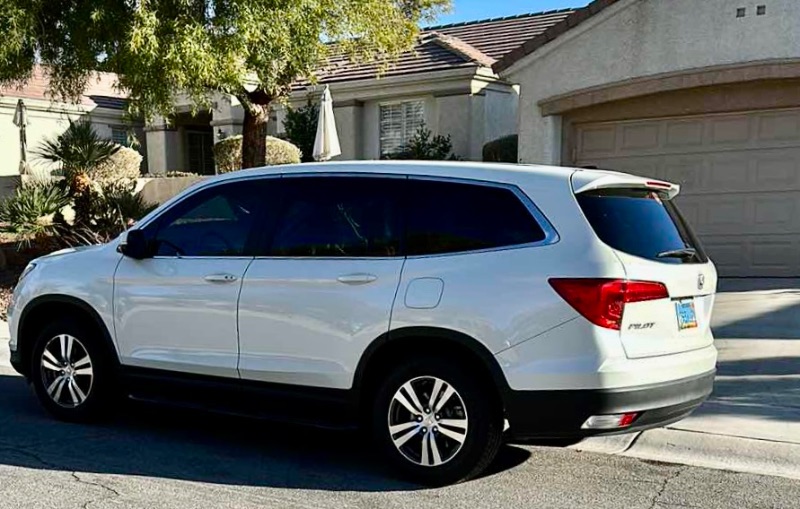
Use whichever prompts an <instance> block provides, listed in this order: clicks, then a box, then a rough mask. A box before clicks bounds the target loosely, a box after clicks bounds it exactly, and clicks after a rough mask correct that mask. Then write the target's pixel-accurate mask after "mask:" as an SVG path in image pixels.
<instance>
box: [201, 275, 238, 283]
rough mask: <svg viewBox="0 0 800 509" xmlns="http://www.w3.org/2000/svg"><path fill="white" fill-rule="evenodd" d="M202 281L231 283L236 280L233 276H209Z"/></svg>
mask: <svg viewBox="0 0 800 509" xmlns="http://www.w3.org/2000/svg"><path fill="white" fill-rule="evenodd" d="M203 279H204V280H206V281H208V282H209V283H233V282H234V281H236V280H237V279H238V278H237V277H236V276H234V275H233V274H209V275H207V276H206V277H204V278H203Z"/></svg>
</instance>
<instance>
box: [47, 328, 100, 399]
mask: <svg viewBox="0 0 800 509" xmlns="http://www.w3.org/2000/svg"><path fill="white" fill-rule="evenodd" d="M40 366H41V375H42V382H43V385H44V388H45V389H46V391H47V394H48V396H50V399H52V400H53V402H54V403H56V404H57V405H59V406H61V407H64V408H76V407H78V406H80V405H81V404H83V402H84V401H86V399H87V398H88V397H89V394H90V393H91V390H92V383H93V381H94V372H93V370H92V359H91V357H90V356H89V352H88V350H86V347H85V346H84V345H83V343H81V342H80V340H78V338H76V337H74V336H71V335H69V334H60V335H58V336H55V337H53V338H52V339H50V341H48V342H47V344H46V345H45V347H44V350H43V351H42V357H41V359H40Z"/></svg>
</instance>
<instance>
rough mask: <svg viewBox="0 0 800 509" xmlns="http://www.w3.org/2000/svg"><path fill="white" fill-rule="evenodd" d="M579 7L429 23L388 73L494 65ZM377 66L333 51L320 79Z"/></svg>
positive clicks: (350, 76)
mask: <svg viewBox="0 0 800 509" xmlns="http://www.w3.org/2000/svg"><path fill="white" fill-rule="evenodd" d="M573 12H574V10H573V9H562V10H557V11H547V12H539V13H533V14H522V15H519V16H509V17H505V18H492V19H484V20H479V21H469V22H465V23H455V24H450V25H438V26H431V27H426V28H424V29H422V31H421V33H420V36H419V39H418V42H417V44H416V46H415V47H414V49H413V50H411V51H406V52H404V53H403V54H401V55H400V57H399V58H398V60H397V61H396V62H394V63H393V64H392V65H391V66H390V67H389V68H388V69H387V70H386V71H385V72H384V74H383V76H384V77H390V76H403V75H408V74H414V73H420V72H432V71H443V70H449V69H460V68H467V67H477V66H484V67H489V66H491V65H492V64H493V63H495V61H496V60H498V59H499V58H501V57H503V56H504V55H506V54H507V53H508V52H509V51H511V50H513V49H515V48H517V47H518V46H520V45H521V44H523V43H524V42H525V41H527V40H529V39H531V38H533V37H536V36H537V35H539V34H542V33H543V32H545V31H546V30H547V29H548V28H549V27H551V26H553V25H555V24H557V23H559V22H561V21H562V20H564V19H565V18H567V17H568V16H569V15H570V14H572V13H573ZM377 72H378V65H377V64H375V63H354V62H351V61H350V60H349V59H348V58H347V57H346V56H345V55H336V54H333V55H331V56H330V57H329V58H328V60H327V62H326V63H325V64H324V65H322V66H320V68H319V69H318V70H317V80H318V81H319V83H337V82H343V81H354V80H361V79H369V78H374V77H375V76H376V74H377ZM308 83H309V82H308V80H301V81H299V82H298V83H297V84H296V85H295V89H298V88H302V87H303V86H305V85H308Z"/></svg>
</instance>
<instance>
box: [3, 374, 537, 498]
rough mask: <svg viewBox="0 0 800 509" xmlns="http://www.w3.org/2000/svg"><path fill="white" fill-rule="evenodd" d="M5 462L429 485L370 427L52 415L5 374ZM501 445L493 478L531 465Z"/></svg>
mask: <svg viewBox="0 0 800 509" xmlns="http://www.w3.org/2000/svg"><path fill="white" fill-rule="evenodd" d="M0 429H2V430H3V431H2V433H0V465H11V466H19V467H25V468H31V469H48V470H61V471H69V472H85V473H100V474H120V475H137V476H147V477H157V478H168V479H178V480H187V481H198V482H207V483H216V484H227V485H237V486H259V487H278V488H304V489H315V490H328V491H368V492H374V491H405V490H418V489H423V487H421V486H418V485H415V484H410V483H406V482H403V481H400V480H397V478H396V477H395V476H394V473H393V472H392V471H391V470H390V469H389V468H388V467H387V466H386V465H385V464H384V462H383V461H382V460H381V458H380V456H379V455H377V454H376V453H375V452H374V451H373V447H372V445H371V443H370V441H369V440H368V437H366V436H365V435H364V434H363V433H359V432H356V431H349V432H343V431H331V430H320V429H314V428H307V427H301V426H292V425H286V424H275V423H268V422H264V421H256V420H251V419H244V418H238V417H230V416H220V415H213V414H207V413H202V412H196V411H186V410H180V409H171V408H163V407H157V406H151V405H144V404H133V403H126V404H123V405H121V407H120V409H119V410H118V411H117V412H116V413H115V415H114V417H111V418H110V419H108V420H107V421H106V422H103V423H101V424H94V425H81V424H69V423H63V422H59V421H56V420H53V419H52V418H50V417H49V416H48V415H47V414H46V413H45V412H44V410H42V409H41V407H40V406H39V405H38V402H37V401H36V399H35V396H34V395H33V393H32V391H31V390H30V388H29V387H28V386H27V384H26V383H25V382H24V380H23V379H22V378H20V377H17V376H10V375H1V374H0ZM529 457H530V452H528V451H527V450H525V449H521V448H519V447H513V446H504V447H502V448H501V451H500V454H499V455H498V459H497V461H495V463H494V465H493V466H492V467H491V468H490V469H489V471H488V472H487V473H486V474H485V475H494V474H496V473H499V472H502V471H505V470H507V469H510V468H513V467H515V466H517V465H519V464H521V463H524V462H525V461H526V460H527V459H528V458H529Z"/></svg>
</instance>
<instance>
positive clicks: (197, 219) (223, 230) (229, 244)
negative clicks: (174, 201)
mask: <svg viewBox="0 0 800 509" xmlns="http://www.w3.org/2000/svg"><path fill="white" fill-rule="evenodd" d="M270 187H271V184H270V183H269V182H268V181H267V182H253V181H246V182H232V183H228V184H222V185H218V186H214V187H212V188H210V189H207V190H205V191H201V192H199V193H197V194H195V195H192V196H190V197H188V198H186V200H185V201H184V202H182V203H179V204H178V205H176V206H175V207H174V208H173V209H171V210H170V211H168V212H167V213H166V214H165V215H164V216H162V218H159V219H158V220H157V221H156V223H155V224H154V225H153V227H152V228H153V230H154V231H153V233H152V237H151V238H152V239H153V242H154V243H155V246H156V255H158V256H186V257H191V256H245V255H247V254H248V253H247V246H248V244H249V242H250V240H251V236H252V235H253V234H254V233H257V232H254V228H255V227H256V225H257V224H263V221H262V222H258V221H259V217H260V214H261V210H262V206H268V205H269V204H270V203H272V204H277V200H276V199H274V198H272V197H271V196H270V195H269V194H268V193H269V189H270ZM273 194H275V193H273ZM273 216H274V213H273ZM150 229H151V228H150V227H148V228H147V230H150Z"/></svg>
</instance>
